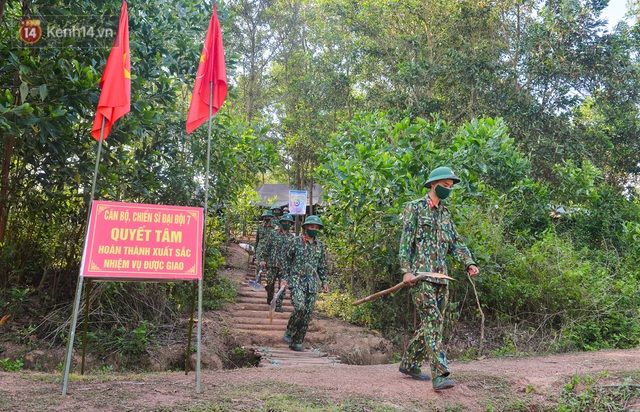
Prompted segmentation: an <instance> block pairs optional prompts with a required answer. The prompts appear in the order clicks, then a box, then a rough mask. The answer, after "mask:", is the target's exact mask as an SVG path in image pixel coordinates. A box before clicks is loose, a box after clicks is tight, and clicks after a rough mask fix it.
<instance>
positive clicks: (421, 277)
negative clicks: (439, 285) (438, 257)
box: [353, 272, 455, 306]
mask: <svg viewBox="0 0 640 412" xmlns="http://www.w3.org/2000/svg"><path fill="white" fill-rule="evenodd" d="M417 275H418V276H416V277H415V278H414V279H413V282H414V284H415V283H416V282H419V281H421V280H425V279H428V278H439V279H449V280H455V279H454V278H452V277H450V276H447V275H444V274H442V273H436V272H417ZM404 286H406V285H405V284H404V282H400V283H398V284H397V285H395V286H394V287H392V288H389V289H385V290H381V291H380V292H376V293H374V294H373V295H369V296H367V297H366V298H363V299H360V300H356V301H355V302H353V306H358V305H361V304H363V303H364V302H369V301H370V300H374V299H376V298H379V297H380V296H383V295H388V294H389V293H393V292H395V291H397V290H400V289H402V288H403V287H404Z"/></svg>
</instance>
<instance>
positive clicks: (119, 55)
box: [91, 1, 131, 140]
mask: <svg viewBox="0 0 640 412" xmlns="http://www.w3.org/2000/svg"><path fill="white" fill-rule="evenodd" d="M100 88H101V89H102V93H101V94H100V100H99V101H98V110H96V118H95V120H94V121H93V127H92V128H91V136H93V138H94V139H96V140H100V129H101V127H102V119H103V118H104V119H105V120H106V121H105V123H104V137H103V138H104V139H106V138H107V136H109V132H110V131H111V127H112V126H113V124H114V123H115V121H116V120H118V119H119V118H121V117H122V116H124V115H125V114H127V113H129V111H130V110H131V56H130V54H129V18H128V16H127V2H126V1H123V2H122V11H121V12H120V24H119V26H118V34H117V36H116V39H115V40H114V42H113V47H112V48H111V53H109V58H108V59H107V65H106V66H105V68H104V73H103V74H102V79H100Z"/></svg>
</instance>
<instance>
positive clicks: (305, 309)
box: [285, 288, 316, 344]
mask: <svg viewBox="0 0 640 412" xmlns="http://www.w3.org/2000/svg"><path fill="white" fill-rule="evenodd" d="M290 290H291V303H292V304H293V313H292V314H291V316H290V317H289V323H287V331H286V332H285V335H286V336H288V337H290V338H291V343H292V344H294V343H297V344H302V343H303V342H304V337H305V336H306V335H307V329H308V328H309V322H311V313H312V312H313V309H314V308H315V306H316V294H315V293H308V292H306V291H304V290H302V289H301V288H294V289H290Z"/></svg>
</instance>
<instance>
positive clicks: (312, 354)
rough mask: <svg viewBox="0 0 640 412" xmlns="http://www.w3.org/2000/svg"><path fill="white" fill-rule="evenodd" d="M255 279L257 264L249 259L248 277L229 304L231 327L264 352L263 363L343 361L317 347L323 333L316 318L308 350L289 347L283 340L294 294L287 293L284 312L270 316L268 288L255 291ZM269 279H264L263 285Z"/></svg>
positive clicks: (328, 363)
mask: <svg viewBox="0 0 640 412" xmlns="http://www.w3.org/2000/svg"><path fill="white" fill-rule="evenodd" d="M255 280H256V266H255V264H253V263H251V262H249V263H248V265H247V270H246V272H245V277H244V279H243V281H242V282H241V284H240V286H239V289H238V295H237V297H236V303H235V304H234V305H232V307H231V308H230V312H231V315H230V327H231V330H232V333H233V334H234V335H236V336H240V337H241V338H242V339H241V340H242V341H243V342H248V345H247V346H248V347H250V348H251V349H253V350H254V351H255V352H256V353H258V354H260V355H261V360H260V366H265V367H286V366H319V365H323V366H326V365H332V366H336V365H339V364H340V360H339V359H338V358H337V357H335V356H330V355H328V354H326V353H323V352H321V351H320V350H318V349H314V347H313V346H314V342H319V341H322V339H323V338H324V333H323V331H322V330H321V329H320V327H319V325H318V323H317V322H314V321H313V320H312V321H311V323H310V324H309V329H308V331H307V336H306V338H305V343H304V347H305V351H303V352H295V351H292V350H290V349H289V347H288V345H287V344H286V343H284V342H283V341H282V336H283V335H284V332H285V330H286V329H287V322H288V321H289V316H290V315H291V313H292V312H293V306H292V305H291V297H290V295H289V291H288V290H287V291H286V292H287V295H286V297H285V300H284V303H283V305H282V306H283V307H282V309H283V312H282V313H278V312H274V314H273V319H271V320H270V319H269V305H267V292H266V291H265V290H261V291H256V290H254V289H253V288H252V287H250V286H249V281H255ZM265 281H266V279H261V283H262V285H263V286H264V285H265Z"/></svg>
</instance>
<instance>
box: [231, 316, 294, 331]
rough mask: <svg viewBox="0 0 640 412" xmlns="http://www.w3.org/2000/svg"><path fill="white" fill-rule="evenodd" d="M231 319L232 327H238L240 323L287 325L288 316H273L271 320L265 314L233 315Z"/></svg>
mask: <svg viewBox="0 0 640 412" xmlns="http://www.w3.org/2000/svg"><path fill="white" fill-rule="evenodd" d="M231 318H232V319H233V323H234V327H236V328H239V327H241V326H242V325H250V326H258V325H274V326H275V325H284V326H287V322H288V321H289V318H288V317H286V318H285V317H282V318H276V317H275V316H274V317H273V320H270V319H269V316H268V315H267V314H264V315H262V316H252V317H243V316H235V315H233V316H232V317H231Z"/></svg>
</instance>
